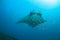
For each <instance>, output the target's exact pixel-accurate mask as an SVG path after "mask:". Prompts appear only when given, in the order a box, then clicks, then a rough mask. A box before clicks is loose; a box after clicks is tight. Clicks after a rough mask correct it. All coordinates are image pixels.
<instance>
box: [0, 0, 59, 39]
mask: <svg viewBox="0 0 60 40" xmlns="http://www.w3.org/2000/svg"><path fill="white" fill-rule="evenodd" d="M0 5H1V6H0V32H3V33H5V34H7V35H10V36H12V37H15V38H17V39H18V40H60V5H58V7H56V8H54V9H53V8H52V9H44V8H41V7H40V6H37V5H35V4H33V3H30V2H29V1H27V0H0ZM41 5H42V4H41ZM46 8H47V7H46ZM32 10H39V11H40V12H41V14H42V15H43V16H42V17H43V18H44V19H45V20H47V22H45V23H43V24H40V25H37V26H36V27H34V28H32V27H31V26H29V25H27V24H23V23H21V24H16V22H17V21H19V20H20V19H22V18H23V17H25V16H26V15H28V14H29V13H30V12H31V11H32Z"/></svg>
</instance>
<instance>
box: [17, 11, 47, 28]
mask: <svg viewBox="0 0 60 40" xmlns="http://www.w3.org/2000/svg"><path fill="white" fill-rule="evenodd" d="M45 21H46V20H44V19H43V17H42V14H41V13H40V12H39V11H36V10H33V11H31V12H30V13H29V14H28V15H27V16H25V17H24V18H22V19H21V20H19V21H18V23H25V24H28V25H30V26H32V27H35V26H37V25H39V24H42V23H44V22H45Z"/></svg>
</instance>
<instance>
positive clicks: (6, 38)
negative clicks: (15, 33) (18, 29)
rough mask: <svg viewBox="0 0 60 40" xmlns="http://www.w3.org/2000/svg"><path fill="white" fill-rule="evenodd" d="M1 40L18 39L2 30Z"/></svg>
mask: <svg viewBox="0 0 60 40" xmlns="http://www.w3.org/2000/svg"><path fill="white" fill-rule="evenodd" d="M0 40H18V39H17V38H14V37H11V36H9V35H7V34H5V33H3V32H0Z"/></svg>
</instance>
